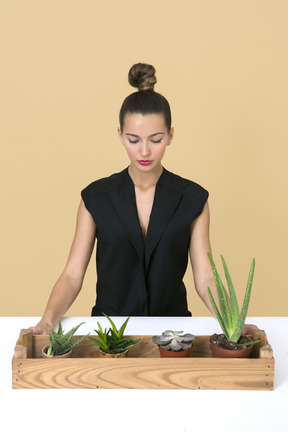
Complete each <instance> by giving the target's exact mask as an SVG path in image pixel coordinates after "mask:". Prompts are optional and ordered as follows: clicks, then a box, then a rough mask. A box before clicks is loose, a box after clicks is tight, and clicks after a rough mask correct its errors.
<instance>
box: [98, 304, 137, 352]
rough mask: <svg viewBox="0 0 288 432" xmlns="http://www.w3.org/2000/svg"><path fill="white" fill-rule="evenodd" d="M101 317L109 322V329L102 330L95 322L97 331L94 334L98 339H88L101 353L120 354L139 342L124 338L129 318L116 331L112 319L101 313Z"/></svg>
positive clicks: (135, 339) (134, 339)
mask: <svg viewBox="0 0 288 432" xmlns="http://www.w3.org/2000/svg"><path fill="white" fill-rule="evenodd" d="M103 315H104V316H105V317H106V318H107V319H108V320H109V322H110V324H111V327H110V328H109V329H108V330H107V329H106V328H105V329H104V330H103V328H102V326H101V324H100V323H99V322H97V325H98V330H95V332H96V333H97V335H98V339H94V338H91V337H90V340H91V341H92V342H93V343H94V344H95V345H97V346H98V347H99V348H100V349H101V351H103V352H104V353H109V354H120V353H122V352H124V351H127V350H128V349H129V348H131V347H132V346H133V345H135V344H136V343H137V342H138V341H139V338H124V331H125V329H126V326H127V324H128V321H129V319H130V317H128V318H127V319H126V320H125V321H124V323H123V324H122V325H121V327H120V328H119V330H117V328H116V326H115V324H114V322H113V321H112V319H111V318H110V317H109V316H108V315H106V314H105V313H103Z"/></svg>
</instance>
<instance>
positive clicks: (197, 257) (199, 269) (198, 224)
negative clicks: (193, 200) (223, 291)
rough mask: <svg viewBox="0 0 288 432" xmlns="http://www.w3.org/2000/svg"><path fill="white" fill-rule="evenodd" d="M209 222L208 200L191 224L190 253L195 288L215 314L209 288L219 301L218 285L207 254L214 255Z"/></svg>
mask: <svg viewBox="0 0 288 432" xmlns="http://www.w3.org/2000/svg"><path fill="white" fill-rule="evenodd" d="M209 224H210V213H209V206H208V202H206V204H205V206H204V209H203V211H202V213H201V214H200V216H198V218H197V219H195V220H194V221H193V222H192V224H191V237H190V248H189V254H190V260H191V265H192V270H193V277H194V284H195V289H196V291H197V293H198V295H199V296H200V297H201V299H202V300H203V302H204V303H205V305H206V306H207V308H208V309H209V310H210V311H211V312H212V313H213V315H214V311H213V308H212V305H211V302H210V298H209V294H208V289H207V287H208V286H209V288H210V290H211V292H212V294H213V297H214V298H215V299H216V303H217V290H216V285H215V281H214V277H213V272H212V268H211V265H210V261H209V259H208V255H207V254H208V252H209V253H210V254H211V255H212V252H211V245H210V238H209Z"/></svg>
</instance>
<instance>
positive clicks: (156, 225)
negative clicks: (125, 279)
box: [109, 168, 183, 269]
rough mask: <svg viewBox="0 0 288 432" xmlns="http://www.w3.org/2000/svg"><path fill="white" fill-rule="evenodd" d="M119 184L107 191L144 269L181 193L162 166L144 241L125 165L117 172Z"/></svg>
mask: <svg viewBox="0 0 288 432" xmlns="http://www.w3.org/2000/svg"><path fill="white" fill-rule="evenodd" d="M119 180H120V182H119V184H118V185H119V186H118V187H117V188H116V189H115V190H113V191H110V192H109V196H110V199H111V200H112V202H113V205H114V207H115V210H116V212H117V214H118V217H119V219H120V220H121V223H122V225H123V226H124V228H125V230H126V232H127V235H128V237H129V239H130V241H131V242H132V244H133V246H134V247H135V249H136V251H137V254H138V256H139V258H140V259H143V258H145V267H146V269H147V268H148V266H149V262H150V259H151V256H152V253H153V251H154V249H155V247H156V246H157V243H158V242H159V240H160V239H161V237H162V235H163V232H164V231H165V228H166V226H167V224H168V223H169V221H170V219H171V217H172V216H173V214H174V212H175V210H176V208H177V206H178V204H179V202H180V200H181V198H182V195H183V194H182V193H181V192H179V191H177V190H175V189H174V188H173V187H171V184H170V181H169V180H170V173H169V171H167V170H166V169H165V168H163V171H162V173H161V175H160V177H159V179H158V181H157V183H156V187H155V194H154V200H153V205H152V210H151V214H150V220H149V225H148V230H147V234H146V238H145V241H144V240H143V236H142V228H141V226H140V222H139V217H138V212H137V205H136V195H135V186H134V183H133V180H132V178H131V177H130V175H129V172H128V168H126V169H125V170H124V171H122V172H121V173H120V179H119Z"/></svg>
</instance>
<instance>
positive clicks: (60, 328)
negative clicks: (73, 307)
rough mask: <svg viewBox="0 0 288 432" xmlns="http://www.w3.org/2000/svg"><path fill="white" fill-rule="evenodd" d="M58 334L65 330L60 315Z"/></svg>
mask: <svg viewBox="0 0 288 432" xmlns="http://www.w3.org/2000/svg"><path fill="white" fill-rule="evenodd" d="M58 334H59V335H60V334H63V330H62V323H61V319H60V317H59V320H58Z"/></svg>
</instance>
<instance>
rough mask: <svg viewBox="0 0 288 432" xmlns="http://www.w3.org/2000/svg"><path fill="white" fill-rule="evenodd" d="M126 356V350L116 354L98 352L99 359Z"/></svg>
mask: <svg viewBox="0 0 288 432" xmlns="http://www.w3.org/2000/svg"><path fill="white" fill-rule="evenodd" d="M127 356H128V350H126V351H124V352H122V353H118V354H110V353H105V352H104V351H101V350H100V351H99V357H102V358H125V357H127Z"/></svg>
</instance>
